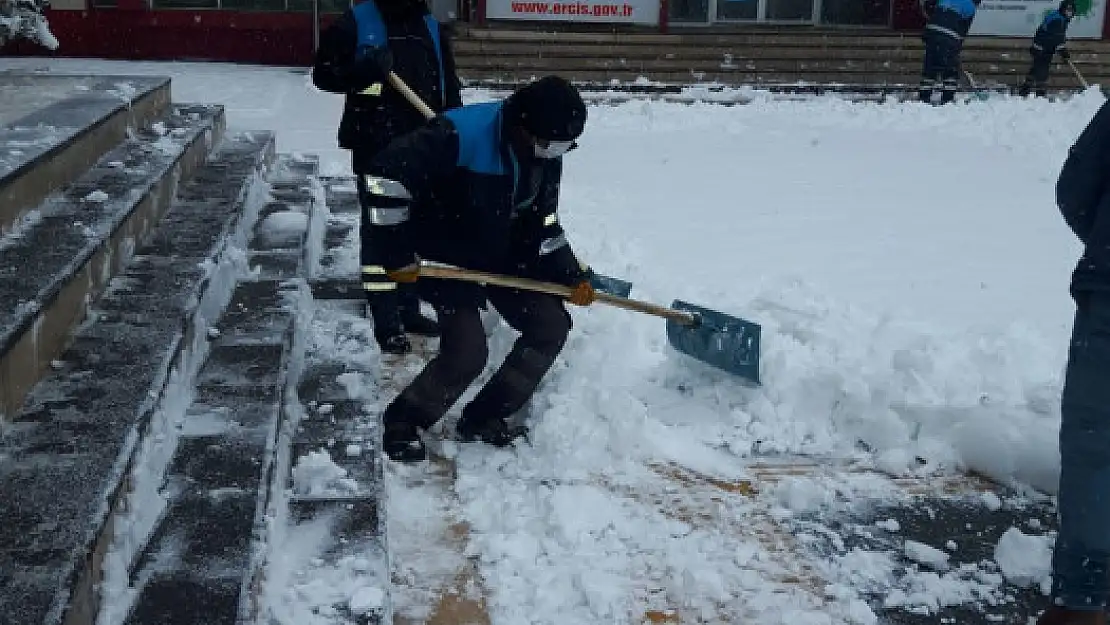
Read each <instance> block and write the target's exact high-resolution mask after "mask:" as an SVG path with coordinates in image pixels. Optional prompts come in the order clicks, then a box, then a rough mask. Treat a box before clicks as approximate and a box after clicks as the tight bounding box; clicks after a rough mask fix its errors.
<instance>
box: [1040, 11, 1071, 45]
mask: <svg viewBox="0 0 1110 625" xmlns="http://www.w3.org/2000/svg"><path fill="white" fill-rule="evenodd" d="M1069 22H1070V20H1068V18H1066V17H1064V15H1063V14H1062V13H1060V12H1059V11H1050V12H1049V13H1048V15H1046V16H1045V18H1044V20H1043V21H1042V22H1041V25H1040V26H1038V27H1037V32H1036V33H1034V34H1033V45H1032V47H1031V49H1030V51H1031V52H1032V53H1033V54H1043V55H1045V56H1052V55H1053V54H1054V53H1056V52H1061V51H1063V50H1066V49H1067V41H1068V23H1069Z"/></svg>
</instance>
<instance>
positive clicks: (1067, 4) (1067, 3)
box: [1058, 0, 1075, 13]
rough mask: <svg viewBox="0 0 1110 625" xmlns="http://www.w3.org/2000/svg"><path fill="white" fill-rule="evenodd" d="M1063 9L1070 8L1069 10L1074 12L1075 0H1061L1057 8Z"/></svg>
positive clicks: (1062, 10) (1061, 10)
mask: <svg viewBox="0 0 1110 625" xmlns="http://www.w3.org/2000/svg"><path fill="white" fill-rule="evenodd" d="M1065 9H1071V12H1072V13H1075V0H1063V2H1061V3H1060V8H1059V9H1058V10H1059V11H1060V12H1061V13H1063V12H1064V10H1065Z"/></svg>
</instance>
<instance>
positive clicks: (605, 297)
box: [420, 265, 698, 326]
mask: <svg viewBox="0 0 1110 625" xmlns="http://www.w3.org/2000/svg"><path fill="white" fill-rule="evenodd" d="M420 275H421V276H424V277H428V278H440V279H444V280H462V281H464V282H476V283H479V284H491V285H493V286H501V287H506V288H510V289H523V290H525V291H534V292H536V293H547V294H549V295H557V296H560V297H563V298H567V297H570V294H571V293H573V292H574V289H573V288H572V287H569V286H565V285H562V284H555V283H554V282H541V281H539V280H530V279H528V278H518V277H516V276H503V275H500V274H496V273H487V272H485V271H473V270H470V269H460V268H458V267H450V266H446V265H421V266H420ZM597 301H599V302H602V303H604V304H608V305H610V306H615V307H617V308H623V309H625V310H631V311H633V312H639V313H644V314H647V315H654V316H656V317H662V318H664V319H670V320H671V321H677V322H678V323H681V324H683V325H688V326H692V325H697V323H698V317H697V315H695V314H694V313H690V312H686V311H682V310H675V309H673V308H665V307H663V306H659V305H657V304H652V303H650V302H641V301H639V300H634V299H627V298H624V297H617V296H616V295H610V294H608V293H601V292H598V294H597Z"/></svg>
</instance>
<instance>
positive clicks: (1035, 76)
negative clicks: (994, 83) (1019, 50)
mask: <svg viewBox="0 0 1110 625" xmlns="http://www.w3.org/2000/svg"><path fill="white" fill-rule="evenodd" d="M1074 17H1075V0H1064V1H1063V2H1061V3H1060V8H1058V9H1056V10H1054V11H1049V12H1048V13H1047V14H1046V15H1045V16H1044V20H1042V21H1041V25H1040V26H1039V27H1037V32H1036V33H1034V35H1033V43H1032V45H1030V46H1029V55H1030V56H1032V57H1033V64H1032V66H1031V67H1030V68H1029V73H1028V74H1026V76H1025V81H1024V82H1023V83H1021V86H1020V87H1018V94H1019V95H1021V97H1025V96H1027V95H1029V92H1030V91H1032V92H1034V93H1035V94H1036V95H1037V96H1039V97H1045V96H1046V95H1048V87H1047V83H1048V72H1049V69H1050V68H1051V67H1052V57H1053V55H1055V54H1059V55H1060V58H1062V59H1064V60H1065V61H1066V60H1068V59H1070V58H1071V53H1070V52H1068V45H1067V43H1068V24H1070V23H1071V20H1072V19H1073V18H1074Z"/></svg>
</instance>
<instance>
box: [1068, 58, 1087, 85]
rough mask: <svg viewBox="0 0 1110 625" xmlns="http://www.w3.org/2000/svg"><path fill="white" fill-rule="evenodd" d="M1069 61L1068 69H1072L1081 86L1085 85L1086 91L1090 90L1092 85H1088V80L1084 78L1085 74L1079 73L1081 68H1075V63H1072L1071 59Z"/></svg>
mask: <svg viewBox="0 0 1110 625" xmlns="http://www.w3.org/2000/svg"><path fill="white" fill-rule="evenodd" d="M1067 61H1068V67H1070V68H1071V71H1073V72H1075V77H1076V78H1078V79H1079V84H1081V85H1083V88H1084V89H1087V88H1089V87H1090V86H1091V85H1088V84H1087V79H1086V78H1084V77H1083V74H1080V73H1079V68H1078V67H1076V66H1075V63H1072V62H1071V59H1068V60H1067Z"/></svg>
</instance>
